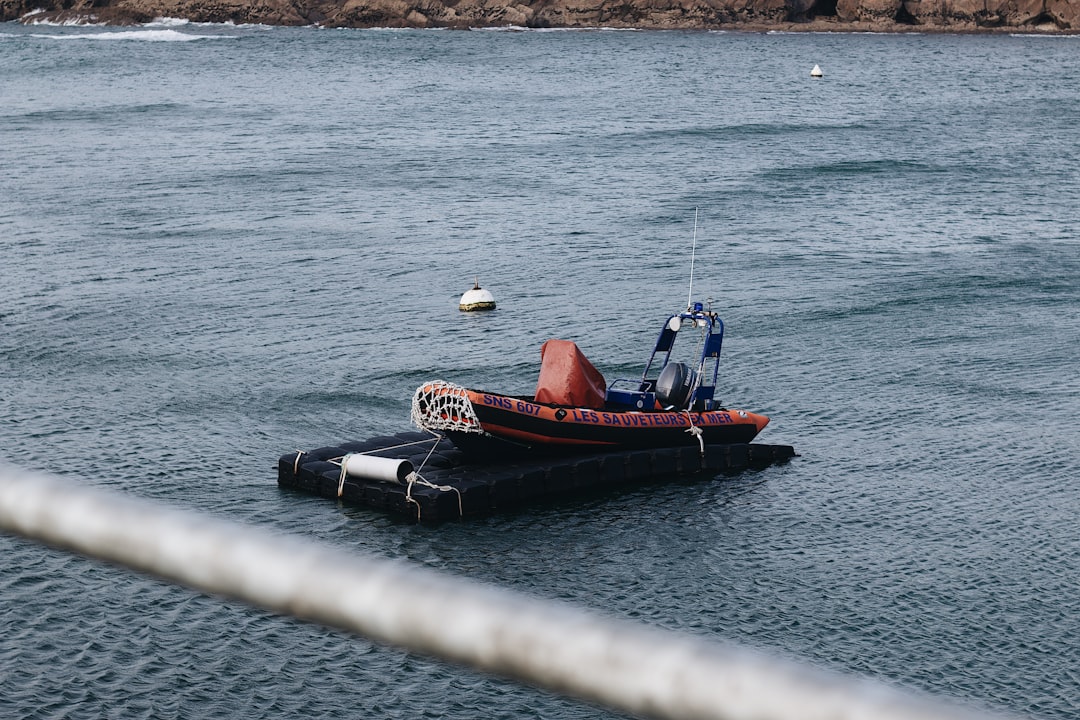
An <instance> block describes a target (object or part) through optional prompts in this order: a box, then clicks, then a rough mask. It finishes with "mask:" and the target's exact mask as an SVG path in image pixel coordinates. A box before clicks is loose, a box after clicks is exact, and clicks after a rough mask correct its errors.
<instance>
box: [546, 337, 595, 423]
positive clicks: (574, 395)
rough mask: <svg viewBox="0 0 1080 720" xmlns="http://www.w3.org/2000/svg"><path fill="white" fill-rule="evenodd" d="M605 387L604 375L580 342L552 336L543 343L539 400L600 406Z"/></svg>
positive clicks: (591, 406)
mask: <svg viewBox="0 0 1080 720" xmlns="http://www.w3.org/2000/svg"><path fill="white" fill-rule="evenodd" d="M606 391H607V383H606V382H605V381H604V376H603V375H601V374H600V371H599V370H597V369H596V368H595V367H593V364H592V363H591V362H589V359H588V358H587V357H585V356H584V355H583V354H582V352H581V350H579V349H578V346H577V345H575V344H574V343H572V342H570V341H569V340H554V339H552V340H548V341H547V342H546V343H544V344H543V345H541V346H540V379H539V380H538V381H537V383H536V402H539V403H552V404H554V405H571V406H573V407H583V408H593V409H594V410H601V409H603V407H604V395H605V393H606Z"/></svg>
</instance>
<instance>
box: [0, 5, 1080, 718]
mask: <svg viewBox="0 0 1080 720" xmlns="http://www.w3.org/2000/svg"><path fill="white" fill-rule="evenodd" d="M814 65H820V67H821V68H822V70H823V71H824V77H823V78H821V79H813V78H811V77H810V74H809V73H810V70H811V69H812V68H813V67H814ZM1078 168H1080V38H1076V37H1030V36H1029V37H1013V36H993V37H988V36H948V35H934V36H931V35H903V36H890V35H822V34H816V35H809V34H740V33H708V32H612V31H603V30H595V31H580V32H531V31H530V32H449V31H387V30H323V29H317V28H302V29H286V28H269V27H247V26H231V25H208V26H202V25H200V26H196V25H192V24H185V23H181V22H175V21H174V22H161V23H157V24H152V25H149V26H144V27H139V28H108V27H93V26H80V27H52V26H42V25H36V26H22V25H16V24H6V25H2V26H0V249H2V251H3V255H2V259H3V271H2V272H3V283H2V284H0V458H2V459H3V460H4V461H6V462H8V463H11V464H14V465H15V466H17V467H19V468H25V469H27V470H40V471H47V472H51V473H55V474H58V475H61V476H63V477H66V478H70V479H73V480H77V481H78V482H81V483H85V484H89V485H95V486H102V487H107V488H110V489H113V490H117V491H121V492H124V493H129V494H132V495H136V496H140V497H145V498H150V499H153V500H157V501H161V502H163V503H166V504H168V505H170V506H176V507H180V508H185V509H189V510H193V511H197V512H203V513H209V514H211V515H214V516H217V517H221V518H225V519H229V520H233V521H236V522H241V523H247V524H252V525H256V526H259V527H261V528H264V529H266V530H269V531H271V532H275V533H292V534H295V535H299V536H302V537H306V538H312V539H315V540H318V541H321V542H324V543H327V544H329V545H332V546H335V547H337V548H340V549H343V550H346V551H350V552H356V553H357V554H368V553H370V554H375V555H378V556H384V557H391V558H398V559H403V560H406V561H408V562H412V563H416V564H419V565H424V566H428V567H430V568H435V569H438V570H440V571H445V572H448V573H453V574H455V575H460V576H465V577H468V578H471V579H473V580H476V581H480V582H485V583H492V584H495V585H498V586H503V587H509V588H513V589H515V590H519V591H524V592H526V593H530V594H533V595H536V596H539V597H543V598H551V599H555V600H559V601H565V602H569V603H572V604H575V605H579V606H583V607H587V608H591V609H595V610H599V611H601V612H604V613H607V614H610V615H612V616H614V617H618V618H630V619H635V620H639V621H641V622H644V623H648V624H650V625H657V626H661V627H665V628H672V629H677V630H680V631H684V632H689V633H694V634H697V635H700V636H702V637H705V638H710V639H716V640H720V641H725V642H726V641H734V642H738V643H742V644H746V645H749V646H752V647H756V648H760V649H762V650H765V651H767V652H770V653H774V654H777V655H781V656H785V657H791V658H796V659H798V660H800V661H804V662H807V663H811V664H814V665H817V666H821V667H825V668H829V669H832V670H837V671H841V672H844V673H850V674H855V675H863V676H869V677H873V678H875V679H878V680H880V681H883V682H886V683H889V684H893V685H896V686H900V687H903V688H908V689H912V690H915V691H919V692H928V693H932V694H935V695H940V696H943V697H949V698H955V699H959V700H961V701H963V702H970V703H973V704H976V705H979V706H982V707H990V708H994V709H998V710H1003V711H1006V712H1011V713H1016V714H1020V715H1026V716H1029V717H1033V718H1061V719H1065V718H1074V717H1076V716H1077V714H1078V713H1080V560H1078V558H1080V539H1078V536H1080V533H1078V530H1077V527H1078V526H1077V517H1078V516H1080V491H1078V489H1077V486H1076V482H1077V479H1078V478H1080V459H1078V453H1080V381H1078V377H1080V373H1078V367H1077V365H1078V364H1077V359H1076V358H1077V350H1076V347H1077V341H1078V340H1080V319H1078V314H1080V313H1078V310H1080V203H1078V202H1077V198H1078V197H1080V171H1078ZM695 210H696V211H697V213H698V220H697V231H696V242H697V248H696V257H695V258H694V274H693V288H692V290H691V288H690V280H691V277H690V267H691V247H692V241H693V236H694V215H695ZM474 278H478V279H479V281H480V283H481V285H482V286H483V287H485V288H487V289H489V290H491V291H492V293H493V294H494V295H495V297H496V299H497V301H498V306H499V307H498V310H496V311H495V312H492V313H487V314H463V313H460V312H458V310H457V300H458V298H459V297H460V295H461V294H462V293H463V292H464V291H465V290H467V289H469V288H470V287H471V286H472V283H473V281H474ZM690 295H692V298H693V299H695V300H700V301H702V302H707V303H709V304H710V306H711V307H712V308H713V309H714V310H716V311H718V312H719V313H720V314H721V315H722V317H723V318H724V319H725V321H726V336H725V347H724V354H723V360H722V366H721V377H720V382H719V388H718V396H719V397H720V398H721V399H722V400H723V402H725V403H726V404H728V405H729V406H732V407H741V408H745V409H748V410H752V411H757V412H763V413H765V414H767V415H769V416H771V417H772V423H771V424H770V425H769V427H768V428H767V429H766V430H765V432H764V433H763V435H762V436H761V440H762V441H763V442H770V443H779V444H791V445H794V446H795V448H796V449H797V451H798V452H799V453H800V457H799V458H797V459H795V460H794V461H793V462H791V463H789V464H787V465H784V466H778V467H772V468H769V469H767V470H764V471H760V472H747V473H743V474H741V475H739V476H736V477H720V478H716V479H705V480H702V481H700V482H689V483H687V482H679V483H675V484H663V483H659V484H653V485H648V486H644V487H639V488H635V489H631V490H626V491H622V492H617V493H614V494H612V495H610V496H604V497H588V498H581V499H577V500H569V501H562V502H557V503H550V504H546V505H543V506H541V507H537V508H532V509H524V510H520V511H517V512H514V513H507V514H503V515H498V516H494V517H491V518H488V519H480V520H469V521H466V522H453V523H447V524H442V525H439V526H412V525H406V524H402V523H400V522H398V521H395V520H393V519H390V518H387V517H383V516H381V515H379V514H376V513H374V512H371V511H368V510H365V509H361V508H352V507H347V506H342V505H339V504H336V503H334V502H331V501H328V500H325V499H320V498H312V497H307V496H303V495H298V494H294V493H292V492H287V491H282V490H279V489H278V487H277V486H276V476H275V471H274V464H275V462H276V459H277V457H278V456H279V455H281V454H283V453H285V452H289V451H292V450H295V449H309V448H314V447H318V446H322V445H328V444H332V443H338V442H341V441H345V440H355V439H363V438H366V437H370V436H374V435H380V434H386V433H391V432H397V431H402V430H407V429H408V428H409V425H408V414H409V399H410V397H411V394H412V391H413V390H414V388H415V387H416V386H418V385H419V384H420V383H422V382H423V381H425V380H428V379H434V378H442V379H446V380H450V381H453V382H457V383H460V384H465V385H469V386H473V387H481V388H488V389H492V390H495V391H500V392H510V393H522V394H527V393H530V392H531V391H532V389H533V387H534V384H535V381H536V375H537V371H538V366H539V347H540V345H541V343H543V341H544V340H546V339H548V338H551V337H559V338H563V339H569V340H574V341H576V342H577V343H578V345H579V346H580V347H581V348H582V350H583V351H584V352H585V353H586V355H587V356H588V357H590V359H591V360H592V361H593V362H594V364H595V365H597V367H598V368H599V369H600V370H601V371H602V372H603V373H604V374H605V375H606V376H607V378H608V379H609V380H610V379H614V378H618V377H634V376H635V375H636V374H639V373H640V371H641V367H642V364H643V363H644V361H645V359H646V355H647V352H648V350H649V348H650V347H651V343H652V342H653V341H654V339H655V337H656V334H657V332H658V331H659V329H660V324H661V323H662V322H663V321H664V319H665V318H666V316H667V314H668V313H670V312H674V311H678V310H679V309H681V308H682V307H684V306H685V304H686V301H687V299H688V296H690ZM56 502H58V503H62V502H63V498H57V500H56ZM0 553H2V558H3V562H2V566H0V714H3V715H5V716H9V717H27V718H30V717H34V718H37V717H41V718H45V717H106V716H110V717H124V718H137V717H147V718H172V717H176V718H193V717H197V718H210V717H222V718H225V717H228V718H233V717H267V718H269V717H281V718H298V717H389V718H416V717H446V718H475V717H504V718H524V717H544V718H578V717H580V718H584V717H589V718H593V717H613V714H612V713H610V712H608V711H605V710H601V709H597V708H594V707H591V706H587V705H582V704H579V703H577V702H575V701H571V700H567V699H563V698H560V697H557V696H554V695H550V694H547V693H544V692H540V691H536V690H533V689H530V688H526V687H522V686H519V685H516V684H512V683H509V682H505V681H502V680H498V679H493V678H490V677H487V676H483V675H478V674H475V673H473V672H471V671H468V670H463V669H459V668H456V667H452V666H448V665H444V664H442V663H440V662H435V661H432V660H429V659H426V658H422V657H417V656H413V655H410V654H406V653H403V652H401V651H399V650H396V649H392V648H387V647H383V646H380V645H376V644H373V643H371V642H369V641H367V640H364V639H359V638H356V637H352V636H349V635H346V634H343V633H340V632H336V631H331V630H327V629H324V628H321V627H318V626H313V625H310V624H305V623H302V622H299V621H295V620H292V619H289V618H282V617H277V616H273V615H269V614H267V613H264V612H261V611H258V610H254V609H250V608H248V607H245V606H241V605H238V604H234V603H231V602H226V601H222V600H219V599H216V598H213V597H207V596H204V595H201V594H198V593H195V592H191V591H189V590H186V589H182V588H177V587H174V586H171V585H169V584H166V583H163V582H159V581H156V580H152V579H147V578H146V577H143V576H141V575H136V574H133V573H131V572H128V571H125V570H122V569H117V568H113V567H109V566H104V565H101V564H98V563H95V562H92V561H88V560H85V559H82V558H79V557H74V556H71V555H68V554H66V553H62V552H57V551H52V550H48V549H44V548H42V547H40V546H38V545H36V544H33V543H31V542H28V541H24V540H21V539H13V538H10V537H4V538H0ZM414 611H415V612H416V613H418V614H428V613H436V614H437V613H439V611H440V609H439V608H438V607H437V606H435V607H433V606H431V604H430V603H429V602H427V601H426V599H425V598H417V599H416V604H415V608H414ZM451 621H452V620H451V619H447V622H451Z"/></svg>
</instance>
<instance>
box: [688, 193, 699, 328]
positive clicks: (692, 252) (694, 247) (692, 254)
mask: <svg viewBox="0 0 1080 720" xmlns="http://www.w3.org/2000/svg"><path fill="white" fill-rule="evenodd" d="M697 213H698V209H697V208H696V207H695V208H694V242H693V245H691V247H690V292H688V293H687V294H686V309H687V310H689V309H690V308H692V307H693V306H694V257H695V256H696V255H697Z"/></svg>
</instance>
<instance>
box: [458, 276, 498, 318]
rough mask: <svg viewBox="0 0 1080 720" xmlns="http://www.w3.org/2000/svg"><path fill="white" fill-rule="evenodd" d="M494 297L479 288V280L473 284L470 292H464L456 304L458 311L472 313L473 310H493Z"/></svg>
mask: <svg viewBox="0 0 1080 720" xmlns="http://www.w3.org/2000/svg"><path fill="white" fill-rule="evenodd" d="M494 309H495V296H494V295H492V294H491V293H490V292H488V291H487V290H484V289H483V288H482V287H480V280H479V278H477V279H476V281H474V282H473V286H472V290H466V291H465V294H464V295H462V296H461V302H459V303H458V310H461V311H462V312H473V311H474V310H494Z"/></svg>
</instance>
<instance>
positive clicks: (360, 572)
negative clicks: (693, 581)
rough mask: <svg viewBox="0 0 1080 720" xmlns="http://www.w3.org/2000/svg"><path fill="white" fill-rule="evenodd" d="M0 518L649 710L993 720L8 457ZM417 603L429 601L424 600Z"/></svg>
mask: <svg viewBox="0 0 1080 720" xmlns="http://www.w3.org/2000/svg"><path fill="white" fill-rule="evenodd" d="M0 529H2V530H5V531H8V532H11V533H15V534H18V535H21V536H23V537H26V538H29V539H33V540H38V541H41V542H45V543H48V544H50V545H53V546H55V547H59V548H64V549H68V550H73V551H76V552H79V553H82V554H84V555H87V556H90V557H93V558H98V559H101V560H106V561H110V562H114V563H119V564H121V565H125V566H127V567H129V568H133V569H136V570H141V571H144V572H147V573H151V574H153V575H156V576H158V577H162V578H166V579H168V580H172V581H175V582H178V583H180V584H183V585H187V586H189V587H192V588H196V589H198V590H202V591H205V592H207V593H212V594H215V595H221V596H226V597H229V598H235V599H237V600H242V601H244V602H247V603H250V604H252V605H255V606H258V607H261V608H264V609H266V610H270V611H273V612H276V613H282V614H287V615H293V616H295V617H299V618H303V619H306V620H312V621H315V622H319V623H323V624H325V625H329V626H332V627H336V628H342V629H345V630H350V631H353V632H356V633H359V634H361V635H364V636H366V637H369V638H372V639H375V640H378V641H382V642H385V643H388V644H391V645H395V646H397V647H400V648H404V649H406V650H409V651H413V652H417V653H423V654H426V655H431V656H433V657H437V658H441V659H443V660H449V661H452V662H457V663H461V664H464V665H468V666H471V667H473V668H477V669H480V670H484V671H488V672H491V673H494V674H497V675H502V676H504V677H510V678H515V679H518V680H521V681H524V682H526V683H528V684H531V685H536V686H539V687H542V688H546V689H548V690H553V691H556V692H559V693H563V694H565V695H568V696H572V697H576V698H580V699H584V700H588V701H591V702H595V703H600V704H602V705H605V706H608V707H610V708H614V709H616V710H620V711H624V712H629V713H632V714H635V715H638V716H644V717H656V718H717V719H719V718H723V719H724V720H826V719H828V720H837V719H840V718H850V719H855V718H866V719H868V720H869V719H871V718H872V719H873V720H916V719H917V720H961V719H966V720H973V719H974V718H984V720H985V719H986V718H988V717H990V716H989V715H987V714H985V713H976V712H975V711H972V710H968V709H965V708H961V707H953V706H949V705H944V704H941V703H939V702H937V701H933V700H930V699H926V698H922V697H919V696H914V695H907V694H904V693H901V692H899V691H896V690H893V689H891V688H888V687H885V686H884V685H882V684H879V683H875V682H871V681H867V680H860V679H853V678H848V677H843V676H840V675H835V674H832V673H828V672H824V671H821V670H818V669H813V668H809V667H803V666H799V665H795V664H793V663H790V662H787V661H783V660H779V659H776V658H772V657H768V656H766V655H764V654H761V653H758V652H755V651H751V650H747V649H743V648H739V647H734V646H730V645H724V644H719V643H715V642H709V641H706V640H704V639H701V638H698V637H693V636H689V635H684V634H680V633H675V632H670V631H661V630H659V629H656V628H651V627H647V626H643V625H640V624H637V623H631V622H628V621H623V620H616V619H612V618H609V617H606V616H603V615H600V614H598V613H595V612H591V611H586V610H581V609H578V608H575V607H571V606H569V605H566V604H562V603H557V602H552V601H540V600H537V599H533V598H530V597H528V596H525V595H522V594H520V593H516V592H511V591H507V590H503V589H498V588H495V587H491V586H487V585H482V584H478V583H475V582H471V581H465V580H462V579H458V578H454V577H449V576H446V575H443V574H440V573H436V572H434V571H432V570H428V569H426V568H422V567H418V566H414V565H410V564H407V563H403V562H397V561H392V560H382V559H377V558H371V557H359V556H357V555H355V554H353V553H345V552H343V551H341V550H339V549H336V548H332V547H328V546H324V545H319V544H316V543H313V542H311V541H308V540H306V539H303V538H298V537H294V536H288V537H282V536H280V535H273V534H271V533H269V532H267V531H266V530H260V529H257V528H254V527H249V526H243V525H238V524H234V523H226V522H224V521H222V520H217V519H213V518H208V517H206V516H200V515H195V514H192V513H188V512H181V511H178V510H173V509H168V508H166V507H163V506H162V505H160V504H156V503H151V502H149V501H145V500H139V499H135V498H132V497H130V496H127V495H123V494H120V493H116V492H112V491H106V490H102V489H99V488H91V487H86V486H84V485H79V484H77V483H73V482H70V481H63V480H60V479H57V478H53V477H49V476H44V475H40V474H32V473H28V472H24V471H21V470H17V469H14V468H10V467H4V466H0ZM419 601H422V603H421V602H419ZM421 604H422V605H423V606H424V607H426V608H430V610H429V611H424V610H418V609H417V608H418V607H419V606H420V605H421Z"/></svg>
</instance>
